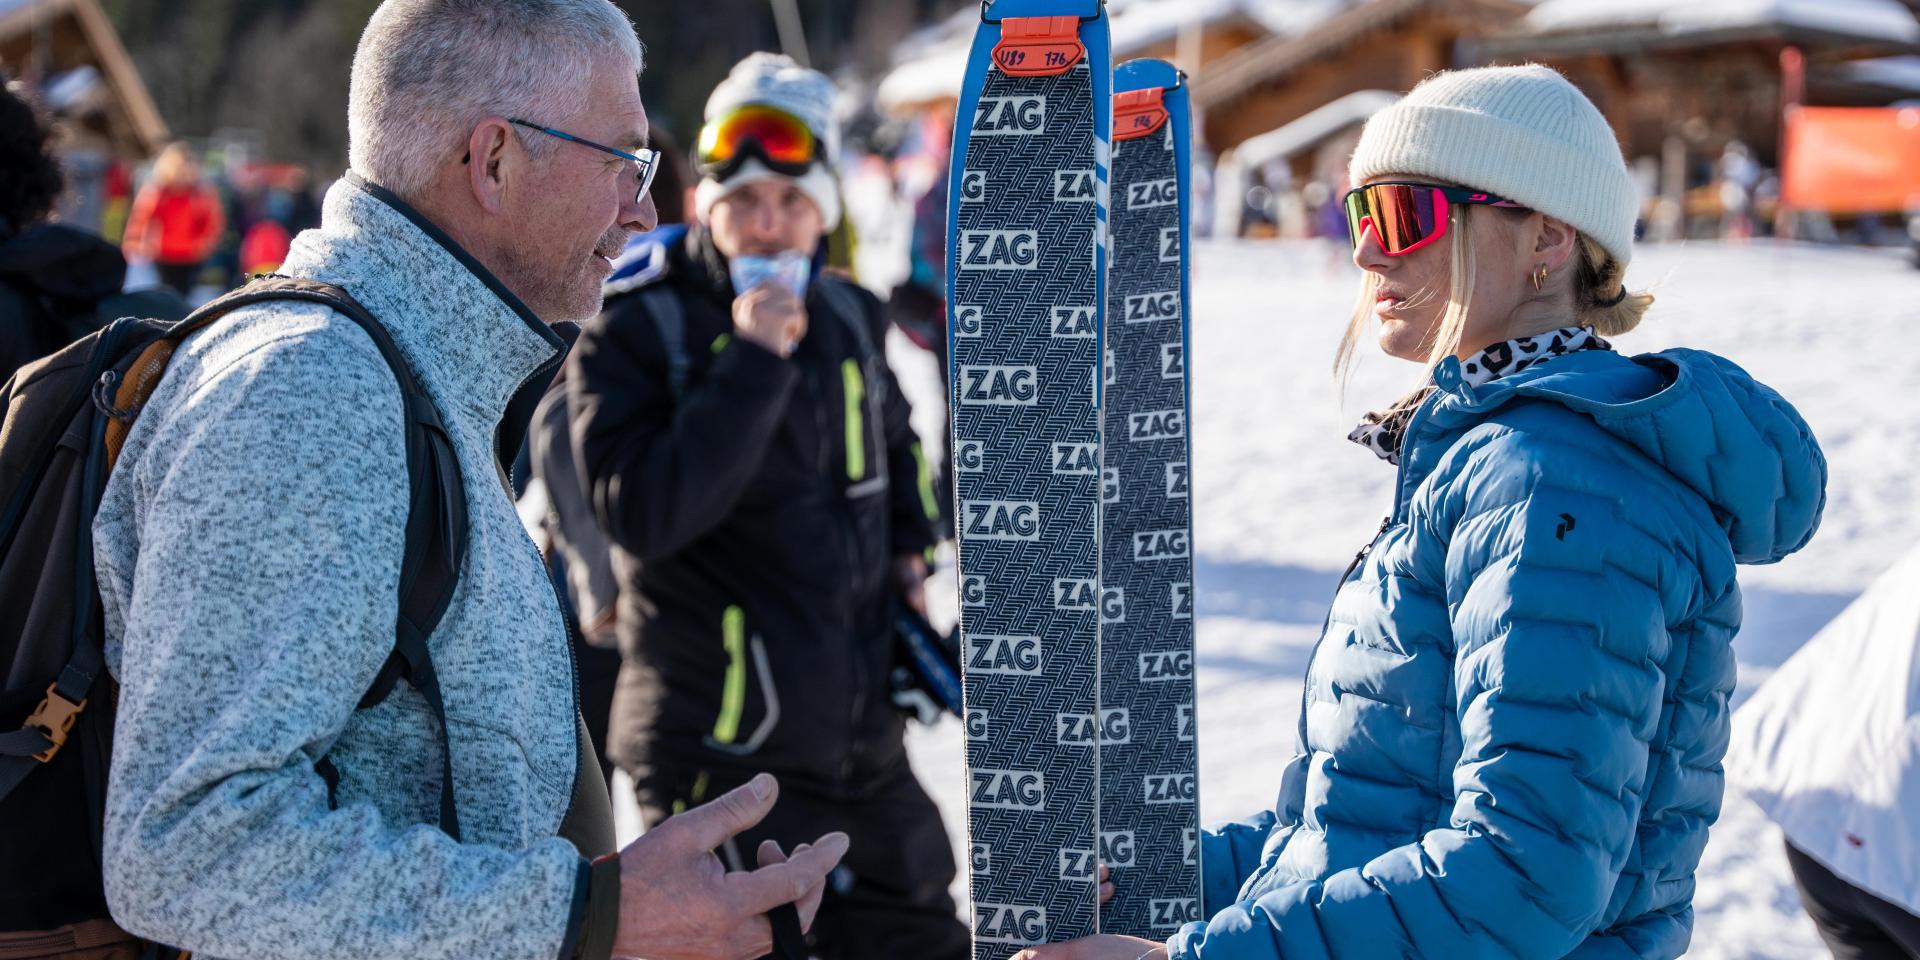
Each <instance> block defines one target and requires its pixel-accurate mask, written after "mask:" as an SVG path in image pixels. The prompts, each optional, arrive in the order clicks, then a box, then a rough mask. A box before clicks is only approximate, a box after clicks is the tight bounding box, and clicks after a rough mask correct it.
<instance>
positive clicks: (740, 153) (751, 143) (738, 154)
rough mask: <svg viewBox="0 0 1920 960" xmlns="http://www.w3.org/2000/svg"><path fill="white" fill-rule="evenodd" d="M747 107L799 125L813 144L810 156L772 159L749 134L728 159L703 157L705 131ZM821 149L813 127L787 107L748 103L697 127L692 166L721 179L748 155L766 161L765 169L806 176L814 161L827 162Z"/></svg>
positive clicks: (732, 172)
mask: <svg viewBox="0 0 1920 960" xmlns="http://www.w3.org/2000/svg"><path fill="white" fill-rule="evenodd" d="M749 110H751V111H756V112H761V111H763V112H766V113H771V114H775V115H777V116H781V117H784V118H786V119H788V120H790V121H792V122H793V124H794V125H795V126H796V127H797V128H799V130H800V132H802V133H804V134H806V137H807V142H808V143H809V144H811V145H812V149H811V150H810V151H809V153H810V156H809V158H808V159H807V160H805V161H802V162H799V163H789V162H786V161H782V160H775V159H773V157H772V156H771V155H769V154H768V152H767V147H766V144H764V143H762V142H761V141H760V138H759V137H752V136H750V137H745V138H743V139H742V141H741V143H740V145H739V146H738V147H737V148H736V149H735V150H734V151H733V155H732V156H729V157H728V158H727V159H725V160H721V161H718V162H715V161H709V160H708V159H706V156H705V153H706V151H705V150H703V149H701V144H703V143H704V142H705V141H706V139H707V131H708V130H712V129H716V128H717V127H718V126H720V125H724V124H725V123H727V122H728V121H729V120H732V119H733V118H734V117H737V116H739V115H740V114H742V113H745V112H747V111H749ZM820 149H821V143H820V138H819V137H817V136H815V135H814V132H813V130H812V128H810V127H808V126H807V124H806V121H804V120H802V119H800V118H799V117H798V116H796V115H794V114H792V113H790V112H788V111H786V110H782V109H780V108H779V107H775V106H772V105H770V104H765V103H749V104H745V105H742V106H740V107H736V108H735V109H733V110H731V111H729V112H727V113H726V114H724V115H722V116H721V117H719V118H717V119H715V120H713V121H710V122H708V123H707V124H706V125H705V126H702V127H701V128H700V136H699V138H698V139H696V140H695V141H694V151H693V153H694V157H693V163H694V167H695V168H696V169H698V170H699V172H700V174H701V175H702V176H708V177H714V178H716V179H720V180H725V179H726V178H728V177H730V176H733V174H734V171H736V170H739V169H740V166H741V165H742V164H744V163H746V162H747V161H748V160H749V159H758V160H759V161H760V162H761V163H763V164H765V165H766V167H767V169H769V170H772V171H773V172H774V173H778V174H781V175H783V176H789V177H801V176H805V175H806V173H807V171H808V170H810V169H812V168H813V165H814V164H816V163H822V164H824V163H825V162H826V158H825V157H822V156H821V154H820Z"/></svg>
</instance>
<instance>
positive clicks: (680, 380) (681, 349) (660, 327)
mask: <svg viewBox="0 0 1920 960" xmlns="http://www.w3.org/2000/svg"><path fill="white" fill-rule="evenodd" d="M640 302H641V303H644V304H646V305H647V315H648V316H650V317H652V318H653V328H654V330H655V331H657V332H658V333H659V334H660V346H661V347H662V348H663V349H665V350H666V352H667V392H668V393H669V394H671V395H672V396H673V401H674V402H675V403H679V402H680V397H681V395H682V394H684V393H686V392H687V371H688V370H689V369H691V368H692V366H693V358H692V357H690V356H688V355H687V311H686V308H685V307H682V306H681V305H680V298H679V297H676V296H674V295H673V291H672V290H669V289H667V287H666V285H665V284H654V285H653V286H650V287H643V288H641V290H640Z"/></svg>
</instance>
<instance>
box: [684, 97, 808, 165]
mask: <svg viewBox="0 0 1920 960" xmlns="http://www.w3.org/2000/svg"><path fill="white" fill-rule="evenodd" d="M755 152H757V153H758V154H760V156H761V158H762V159H764V160H765V161H766V162H767V163H768V164H769V165H771V166H774V167H786V168H805V167H806V166H808V165H809V164H812V163H813V161H814V160H815V159H816V158H817V157H818V154H819V144H818V142H817V141H816V140H815V139H814V136H813V131H811V130H809V129H807V125H806V124H805V123H803V122H801V120H800V118H799V117H796V116H794V115H793V114H791V113H788V112H786V111H785V110H780V109H778V108H775V107H768V106H758V105H756V106H747V107H741V108H740V109H738V110H735V111H733V112H732V113H729V114H726V115H724V116H721V117H719V118H717V119H715V120H714V121H712V122H711V123H708V124H707V125H706V126H705V127H703V128H701V130H700V142H699V144H698V152H697V153H696V154H695V158H696V159H697V160H698V161H699V163H700V166H701V167H702V168H703V169H714V168H719V167H725V166H728V165H730V164H734V163H737V162H738V161H740V160H741V159H743V158H744V157H745V156H747V155H748V154H749V153H755Z"/></svg>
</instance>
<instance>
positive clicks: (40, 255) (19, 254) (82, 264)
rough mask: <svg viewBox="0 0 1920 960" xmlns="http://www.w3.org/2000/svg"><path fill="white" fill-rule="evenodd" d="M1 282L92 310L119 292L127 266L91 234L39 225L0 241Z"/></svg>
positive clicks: (115, 250)
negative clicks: (79, 304)
mask: <svg viewBox="0 0 1920 960" xmlns="http://www.w3.org/2000/svg"><path fill="white" fill-rule="evenodd" d="M0 277H4V278H6V280H7V282H8V283H9V284H11V285H13V286H15V287H17V288H21V289H27V290H32V291H35V292H37V293H40V294H44V295H46V296H49V297H52V298H54V299H56V300H64V301H71V302H74V303H85V304H91V303H97V302H99V301H100V300H104V299H106V298H107V297H110V296H113V295H114V294H116V293H119V292H120V288H121V286H122V285H124V284H125V283H126V279H127V261H126V258H125V257H122V256H121V255H120V248H118V247H116V246H114V245H113V244H111V243H108V242H107V241H105V240H103V239H101V238H100V237H98V236H96V235H94V234H91V233H88V232H86V231H85V230H80V229H77V228H75V227H69V226H67V225H65V224H59V223H44V224H41V225H39V226H36V227H30V228H28V229H27V230H25V231H24V232H22V233H18V234H15V235H14V236H11V237H8V238H6V239H4V240H0Z"/></svg>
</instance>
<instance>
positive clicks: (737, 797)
mask: <svg viewBox="0 0 1920 960" xmlns="http://www.w3.org/2000/svg"><path fill="white" fill-rule="evenodd" d="M779 795H780V785H779V783H777V782H775V780H774V779H773V777H772V776H771V775H769V774H765V773H763V774H760V775H759V776H757V777H754V778H753V779H752V780H749V781H747V783H746V785H745V786H741V787H735V788H734V789H732V790H729V791H727V792H726V793H724V794H721V795H720V799H718V800H715V801H713V802H712V803H709V804H706V805H704V806H698V807H694V808H693V809H692V810H688V811H687V812H686V813H683V814H681V815H679V816H677V817H670V818H668V819H667V821H666V822H665V823H663V824H661V825H660V828H661V829H662V830H668V829H672V830H673V831H674V832H673V840H674V842H675V843H676V844H684V845H685V846H686V847H689V848H691V849H694V850H698V851H703V852H704V851H708V850H712V849H713V848H715V847H718V846H719V845H721V844H723V843H726V842H727V840H728V839H729V838H731V837H732V836H733V835H735V834H737V833H739V832H740V831H742V830H745V829H747V828H748V827H751V826H753V825H754V824H756V823H759V822H760V821H761V820H762V819H764V818H765V817H766V815H767V812H768V811H770V810H772V809H773V801H774V800H775V799H776V798H777V797H778V796H779ZM675 824H679V826H678V827H675V826H674V825H675Z"/></svg>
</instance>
